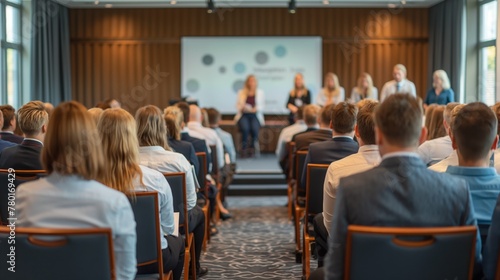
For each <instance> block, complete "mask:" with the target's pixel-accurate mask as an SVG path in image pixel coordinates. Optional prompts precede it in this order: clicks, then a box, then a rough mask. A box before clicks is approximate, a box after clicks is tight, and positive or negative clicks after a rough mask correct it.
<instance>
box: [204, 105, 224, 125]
mask: <svg viewBox="0 0 500 280" xmlns="http://www.w3.org/2000/svg"><path fill="white" fill-rule="evenodd" d="M207 115H208V124H209V125H210V126H217V125H218V124H219V121H220V119H221V115H220V112H219V111H218V110H217V109H215V108H208V109H207Z"/></svg>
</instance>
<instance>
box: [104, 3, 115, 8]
mask: <svg viewBox="0 0 500 280" xmlns="http://www.w3.org/2000/svg"><path fill="white" fill-rule="evenodd" d="M104 7H105V8H113V4H106V5H104Z"/></svg>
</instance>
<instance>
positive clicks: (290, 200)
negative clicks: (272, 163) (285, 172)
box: [287, 183, 293, 220]
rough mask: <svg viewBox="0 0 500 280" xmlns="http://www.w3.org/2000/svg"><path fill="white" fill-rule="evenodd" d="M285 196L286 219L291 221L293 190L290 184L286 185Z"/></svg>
mask: <svg viewBox="0 0 500 280" xmlns="http://www.w3.org/2000/svg"><path fill="white" fill-rule="evenodd" d="M287 196H288V219H289V220H291V219H292V207H293V189H292V186H291V185H290V183H289V184H288V189H287Z"/></svg>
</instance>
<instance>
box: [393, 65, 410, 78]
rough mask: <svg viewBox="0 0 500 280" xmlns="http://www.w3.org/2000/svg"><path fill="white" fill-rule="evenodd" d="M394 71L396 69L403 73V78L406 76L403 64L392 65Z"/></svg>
mask: <svg viewBox="0 0 500 280" xmlns="http://www.w3.org/2000/svg"><path fill="white" fill-rule="evenodd" d="M394 69H398V70H400V71H401V72H403V73H405V76H406V75H407V72H406V67H405V66H404V65H403V64H396V65H394Z"/></svg>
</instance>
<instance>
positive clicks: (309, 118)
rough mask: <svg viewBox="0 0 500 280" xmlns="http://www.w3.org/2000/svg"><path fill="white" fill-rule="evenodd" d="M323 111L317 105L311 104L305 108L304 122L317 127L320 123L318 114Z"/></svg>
mask: <svg viewBox="0 0 500 280" xmlns="http://www.w3.org/2000/svg"><path fill="white" fill-rule="evenodd" d="M320 110H321V107H319V106H318V105H315V104H309V105H306V106H304V112H303V115H304V122H305V123H306V124H307V125H315V124H317V123H318V114H319V112H320Z"/></svg>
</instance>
